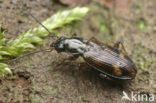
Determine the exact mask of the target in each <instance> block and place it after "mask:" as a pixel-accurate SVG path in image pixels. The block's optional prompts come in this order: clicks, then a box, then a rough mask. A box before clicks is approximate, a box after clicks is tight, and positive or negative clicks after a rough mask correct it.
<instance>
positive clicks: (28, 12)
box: [11, 0, 54, 37]
mask: <svg viewBox="0 0 156 103" xmlns="http://www.w3.org/2000/svg"><path fill="white" fill-rule="evenodd" d="M11 3H12V4H13V5H15V6H17V4H16V3H14V2H13V0H11ZM22 4H23V2H22ZM23 9H24V10H25V11H26V12H27V14H29V15H30V16H31V17H32V18H33V19H34V20H35V21H36V22H37V23H38V24H40V25H41V26H42V27H43V28H44V29H45V30H46V31H47V32H48V33H49V34H53V33H52V32H51V31H49V29H48V28H47V27H46V26H45V25H43V24H42V23H41V22H40V21H39V20H38V19H37V18H36V17H35V16H34V15H33V14H32V13H31V12H30V11H29V10H28V9H27V8H26V7H23ZM52 37H54V36H52Z"/></svg>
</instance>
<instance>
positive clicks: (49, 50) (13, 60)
mask: <svg viewBox="0 0 156 103" xmlns="http://www.w3.org/2000/svg"><path fill="white" fill-rule="evenodd" d="M52 50H53V48H50V49H44V50H37V51H34V52H30V53H26V54H24V55H21V56H19V57H17V58H15V59H12V60H10V61H9V62H8V63H12V62H15V61H17V60H18V59H21V58H23V57H25V56H29V55H31V54H35V53H39V52H51V51H52Z"/></svg>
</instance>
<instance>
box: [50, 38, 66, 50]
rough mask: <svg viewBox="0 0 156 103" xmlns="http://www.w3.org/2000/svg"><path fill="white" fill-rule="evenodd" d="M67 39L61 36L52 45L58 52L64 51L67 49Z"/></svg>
mask: <svg viewBox="0 0 156 103" xmlns="http://www.w3.org/2000/svg"><path fill="white" fill-rule="evenodd" d="M65 39H67V38H66V37H64V36H61V37H60V38H58V39H57V40H56V41H55V42H53V43H52V44H51V45H50V47H51V48H54V49H55V50H56V51H57V52H63V51H65V48H64V40H65Z"/></svg>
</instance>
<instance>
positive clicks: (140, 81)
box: [0, 0, 156, 103]
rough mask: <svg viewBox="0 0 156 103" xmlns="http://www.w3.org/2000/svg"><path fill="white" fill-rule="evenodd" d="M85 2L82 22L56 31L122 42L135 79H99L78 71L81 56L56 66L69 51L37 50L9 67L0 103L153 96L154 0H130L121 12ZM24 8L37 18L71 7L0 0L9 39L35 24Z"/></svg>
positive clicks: (114, 102) (112, 101)
mask: <svg viewBox="0 0 156 103" xmlns="http://www.w3.org/2000/svg"><path fill="white" fill-rule="evenodd" d="M118 1H119V0H118ZM85 5H86V6H88V7H90V12H89V14H88V15H87V16H86V17H85V18H84V19H83V20H82V21H81V22H75V23H74V24H72V26H70V25H67V26H65V27H64V28H62V29H61V30H60V32H59V35H62V34H63V35H65V36H71V34H72V33H77V34H78V36H82V37H84V38H86V39H89V38H90V37H92V36H94V37H96V38H97V39H98V40H100V41H102V42H105V43H108V44H109V45H113V43H115V42H116V41H118V40H122V41H123V42H124V46H125V48H126V50H127V52H128V54H129V56H130V57H131V58H132V59H133V61H134V62H135V63H136V65H137V66H138V73H137V75H136V78H135V79H134V80H132V81H129V82H123V83H121V82H116V81H112V80H107V79H102V78H100V77H99V76H98V73H97V72H96V71H94V70H92V69H91V68H88V67H84V68H81V72H80V71H79V67H78V64H79V63H82V62H84V61H83V59H82V58H79V59H77V60H76V61H73V62H66V63H64V64H62V65H60V66H57V64H58V63H60V61H62V60H63V59H64V58H67V57H68V56H69V55H68V54H66V53H60V54H58V53H57V52H55V51H54V52H51V53H38V54H34V55H31V56H29V57H25V58H22V59H20V60H18V62H17V63H14V64H12V65H10V67H11V68H12V70H13V76H9V77H6V78H5V79H2V80H1V81H0V103H125V102H127V103H128V102H129V103H131V102H134V101H127V100H121V98H122V96H123V91H125V92H126V93H128V95H129V96H130V94H131V93H132V91H133V92H134V93H136V94H148V95H150V94H153V95H155V96H156V48H155V47H156V12H155V11H156V6H155V5H156V1H155V0H131V4H130V7H129V8H126V9H127V10H126V11H119V10H116V9H115V8H114V7H113V6H111V7H106V6H105V5H103V4H101V3H99V2H97V0H92V1H91V2H90V3H88V4H85ZM23 6H25V7H28V8H29V10H30V11H31V13H32V14H33V15H34V16H35V17H37V19H38V20H40V21H43V20H45V19H46V18H48V17H49V16H50V15H52V14H54V13H55V12H56V11H59V10H64V9H69V8H72V7H73V6H67V5H62V4H61V3H58V2H57V3H56V1H52V0H44V1H43V0H23V3H20V2H19V4H18V5H13V4H12V3H11V2H10V1H9V0H0V11H1V12H0V23H1V24H3V26H5V28H6V29H7V31H8V32H7V35H6V36H7V38H8V39H14V38H16V37H17V36H18V35H20V34H21V33H22V32H25V31H27V30H28V29H30V28H33V27H35V26H37V25H38V24H37V23H36V22H35V20H33V19H32V18H31V16H29V15H28V14H27V13H26V12H24V10H23ZM51 41H52V38H47V39H46V40H45V43H44V45H43V46H41V47H40V48H48V47H49V43H51ZM80 74H81V75H80ZM155 98H156V97H155ZM155 101H156V99H155ZM137 103H139V102H137ZM153 103H154V102H153Z"/></svg>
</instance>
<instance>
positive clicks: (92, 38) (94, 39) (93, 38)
mask: <svg viewBox="0 0 156 103" xmlns="http://www.w3.org/2000/svg"><path fill="white" fill-rule="evenodd" d="M90 41H95V42H96V41H97V39H96V38H95V37H94V36H92V37H91V38H90V39H89V40H88V41H87V43H89V42H90Z"/></svg>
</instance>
